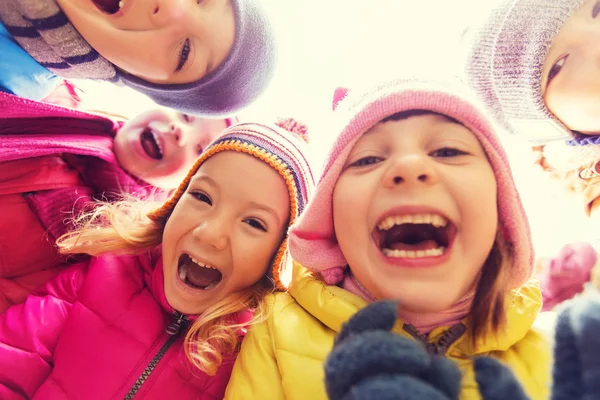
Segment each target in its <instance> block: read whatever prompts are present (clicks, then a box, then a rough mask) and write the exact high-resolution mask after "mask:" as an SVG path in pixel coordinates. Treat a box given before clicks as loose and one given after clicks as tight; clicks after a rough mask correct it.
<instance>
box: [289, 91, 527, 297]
mask: <svg viewBox="0 0 600 400" xmlns="http://www.w3.org/2000/svg"><path fill="white" fill-rule="evenodd" d="M410 110H429V111H432V112H435V113H439V114H443V115H447V116H449V117H452V118H454V119H455V120H457V121H459V122H460V123H462V124H463V125H464V126H466V127H467V128H468V129H469V130H471V131H472V132H473V134H475V135H476V136H477V138H478V139H479V141H480V142H481V145H482V146H483V148H484V150H485V152H486V154H487V156H488V159H489V161H490V164H491V166H492V169H493V170H494V174H495V176H496V181H497V185H498V213H499V218H500V226H501V229H502V232H503V234H504V237H505V238H506V240H507V241H508V243H510V244H511V245H512V246H513V248H514V252H515V254H514V265H513V271H511V273H510V274H509V276H510V279H511V280H510V282H509V284H510V287H511V288H515V287H518V286H520V285H521V284H523V283H524V282H525V281H526V280H527V279H529V277H530V276H531V274H532V270H533V246H532V244H531V239H530V234H529V224H528V222H527V217H526V215H525V211H524V209H523V206H522V204H521V200H520V197H519V193H518V192H517V189H516V187H515V184H514V181H513V177H512V174H511V172H510V166H509V163H508V159H507V156H506V154H505V152H504V149H503V148H502V146H501V144H500V142H499V141H498V138H497V136H496V130H495V127H494V126H493V123H492V122H491V119H490V118H489V117H488V116H487V115H486V114H485V112H484V111H483V107H482V106H480V105H479V104H478V103H477V102H476V100H475V98H474V97H473V96H472V95H471V94H470V93H469V92H467V89H466V88H465V86H464V85H463V84H460V83H459V82H451V81H450V82H448V81H446V82H435V81H425V80H412V79H411V80H408V79H402V80H395V81H391V82H388V83H386V84H384V85H381V86H378V87H375V88H373V89H372V90H369V91H367V92H363V93H354V92H350V93H349V94H348V95H347V96H346V97H345V98H344V99H343V100H342V101H340V102H339V104H338V106H337V107H336V110H335V112H334V121H333V123H334V126H335V128H334V129H335V132H339V134H338V136H337V139H336V141H335V142H334V144H333V147H332V148H331V150H330V152H329V156H328V158H327V160H326V162H325V166H324V169H323V171H322V174H321V177H320V179H319V183H318V185H317V188H316V191H315V193H314V196H313V197H312V199H311V201H309V203H308V206H307V208H306V210H305V211H304V213H303V214H302V215H301V216H300V219H299V220H298V222H297V223H296V224H295V225H294V226H293V227H292V229H291V231H290V243H289V249H290V255H291V256H292V258H293V259H294V260H295V261H297V262H299V263H300V264H301V265H303V266H305V267H306V268H308V269H310V270H312V271H316V272H320V273H321V275H322V276H323V278H324V280H325V282H326V283H328V284H334V285H335V284H338V283H340V282H341V281H342V279H343V276H344V268H346V267H347V262H346V259H345V258H344V255H343V254H342V252H341V250H340V247H339V246H338V243H337V239H336V237H335V230H334V225H333V209H332V198H333V189H334V187H335V184H336V182H337V180H338V177H339V176H340V173H341V171H342V167H343V165H344V163H345V162H346V159H347V157H348V155H349V153H350V151H351V150H352V148H353V147H354V144H355V143H356V142H357V141H358V139H359V138H360V137H361V135H362V134H363V133H365V132H366V131H367V130H369V129H370V128H371V127H373V126H374V125H376V124H377V123H379V122H380V121H381V120H382V119H384V118H386V117H388V116H390V115H393V114H396V113H398V112H402V111H410Z"/></svg>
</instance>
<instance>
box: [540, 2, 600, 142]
mask: <svg viewBox="0 0 600 400" xmlns="http://www.w3.org/2000/svg"><path fill="white" fill-rule="evenodd" d="M542 91H543V94H544V99H545V102H546V106H547V107H548V109H549V110H550V111H551V112H552V113H553V114H554V115H556V117H557V118H558V119H560V120H561V121H562V122H563V123H564V124H565V125H566V126H567V127H569V129H572V130H575V131H580V132H581V133H585V134H592V135H598V134H600V1H598V0H588V1H586V2H585V3H584V4H583V6H582V7H580V8H579V10H577V11H576V12H575V13H573V15H571V17H570V18H569V19H568V20H567V22H566V23H565V24H564V25H563V27H562V28H561V30H560V31H559V33H558V34H557V35H556V37H555V38H554V41H553V42H552V46H551V47H550V50H549V52H548V56H547V58H546V61H545V63H544V68H543V72H542Z"/></svg>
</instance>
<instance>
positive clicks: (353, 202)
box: [332, 178, 369, 261]
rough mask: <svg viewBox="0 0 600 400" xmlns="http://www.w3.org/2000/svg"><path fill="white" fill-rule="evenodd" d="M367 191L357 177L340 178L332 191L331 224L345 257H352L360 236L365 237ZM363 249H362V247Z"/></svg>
mask: <svg viewBox="0 0 600 400" xmlns="http://www.w3.org/2000/svg"><path fill="white" fill-rule="evenodd" d="M368 196H369V193H368V190H367V188H365V187H364V186H363V185H361V184H360V181H359V180H357V179H343V178H341V179H340V180H339V181H338V183H337V184H336V186H335V188H334V192H333V204H332V207H333V224H334V230H335V236H336V239H337V242H338V244H339V246H340V248H341V250H342V253H343V254H344V255H345V257H346V258H347V259H348V261H350V260H349V259H352V258H353V253H354V252H355V251H356V249H357V247H362V246H363V244H362V243H361V238H364V237H366V235H365V232H367V230H368V227H367V225H366V221H367V215H368V211H369V197H368ZM363 250H364V249H363Z"/></svg>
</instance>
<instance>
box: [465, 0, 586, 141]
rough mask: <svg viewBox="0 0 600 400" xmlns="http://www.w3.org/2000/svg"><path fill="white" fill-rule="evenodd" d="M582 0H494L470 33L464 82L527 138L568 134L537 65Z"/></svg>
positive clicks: (543, 58) (549, 137)
mask: <svg viewBox="0 0 600 400" xmlns="http://www.w3.org/2000/svg"><path fill="white" fill-rule="evenodd" d="M584 2H585V0H499V1H497V3H498V4H497V5H495V6H494V7H492V8H491V10H490V12H489V13H488V15H487V17H486V18H487V19H486V20H485V21H483V22H482V23H481V24H480V25H478V26H476V27H474V28H472V32H469V36H470V37H471V40H469V47H470V51H469V52H470V54H469V56H468V58H467V65H466V72H467V76H468V79H469V84H470V85H471V86H473V88H475V90H476V91H477V93H478V94H479V95H480V96H481V97H482V98H483V100H484V102H485V103H486V105H487V106H488V107H489V108H490V109H491V110H493V112H494V116H495V117H496V118H498V120H499V121H501V122H502V124H503V125H504V126H505V127H506V128H508V129H509V130H511V131H512V132H513V133H518V134H519V135H523V136H524V137H526V138H528V139H529V140H531V141H532V142H537V143H540V144H541V143H545V142H548V141H551V140H555V139H561V138H568V137H569V135H570V134H571V131H570V130H569V129H567V128H566V127H565V126H564V125H563V123H562V122H560V121H559V120H558V118H556V117H555V116H554V115H553V114H552V113H551V112H550V111H549V110H548V108H547V107H546V104H545V102H544V98H543V97H542V68H543V66H544V62H545V60H546V56H547V55H548V51H549V49H550V46H551V44H552V41H553V40H554V38H555V37H556V35H557V34H558V32H559V30H560V28H561V27H562V26H563V25H564V24H565V22H566V21H567V19H568V18H569V17H570V16H571V15H572V14H573V13H574V12H575V11H576V10H577V9H578V8H579V7H581V5H583V3H584Z"/></svg>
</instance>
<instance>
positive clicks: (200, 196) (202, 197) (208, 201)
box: [190, 192, 212, 206]
mask: <svg viewBox="0 0 600 400" xmlns="http://www.w3.org/2000/svg"><path fill="white" fill-rule="evenodd" d="M190 194H191V195H192V196H194V197H195V198H196V199H197V200H199V201H201V202H203V203H206V204H208V205H209V206H212V200H211V199H210V197H208V195H206V194H205V193H202V192H191V193H190Z"/></svg>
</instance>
